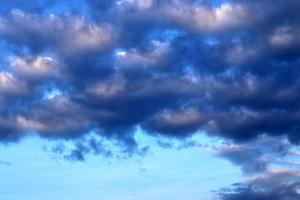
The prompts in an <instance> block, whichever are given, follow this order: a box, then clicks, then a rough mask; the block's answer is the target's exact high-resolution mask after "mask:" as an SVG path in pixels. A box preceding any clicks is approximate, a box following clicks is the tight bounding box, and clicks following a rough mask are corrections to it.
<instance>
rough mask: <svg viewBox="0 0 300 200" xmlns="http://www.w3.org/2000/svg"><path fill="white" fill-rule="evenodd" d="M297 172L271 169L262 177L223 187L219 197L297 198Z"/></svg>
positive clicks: (236, 199) (271, 199)
mask: <svg viewBox="0 0 300 200" xmlns="http://www.w3.org/2000/svg"><path fill="white" fill-rule="evenodd" d="M299 187H300V182H299V174H298V173H297V172H294V171H273V172H270V173H269V174H267V175H266V176H264V177H260V178H257V179H254V180H251V181H249V182H248V183H247V184H239V183H238V184H235V185H234V186H233V188H232V189H224V190H223V191H221V192H220V194H219V197H220V199H222V200H240V199H258V200H267V199H268V200H279V199H280V200H281V199H282V200H285V199H286V200H288V199H289V200H296V199H299V197H300V194H299Z"/></svg>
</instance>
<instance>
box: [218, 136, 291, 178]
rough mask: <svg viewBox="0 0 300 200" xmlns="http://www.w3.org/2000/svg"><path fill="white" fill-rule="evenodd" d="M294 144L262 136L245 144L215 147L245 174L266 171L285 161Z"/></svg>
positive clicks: (219, 154)
mask: <svg viewBox="0 0 300 200" xmlns="http://www.w3.org/2000/svg"><path fill="white" fill-rule="evenodd" d="M291 148H292V145H291V144H290V143H288V142H287V141H285V140H284V139H282V138H271V137H267V136H262V137H260V138H259V139H257V140H255V141H250V142H247V143H243V144H227V145H223V146H220V147H216V148H215V149H213V152H214V153H215V155H217V156H220V157H223V158H225V159H228V160H229V161H231V162H232V163H233V164H235V165H238V166H240V167H241V168H242V170H243V172H244V173H245V174H257V173H265V172H268V171H269V170H270V168H271V167H272V165H274V164H276V163H277V162H282V163H284V162H285V161H283V160H284V158H285V157H286V156H287V155H288V154H290V152H291Z"/></svg>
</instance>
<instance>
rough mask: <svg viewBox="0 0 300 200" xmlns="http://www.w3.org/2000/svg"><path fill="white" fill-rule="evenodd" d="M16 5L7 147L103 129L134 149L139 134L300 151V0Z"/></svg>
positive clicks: (8, 23)
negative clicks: (201, 136) (280, 139)
mask: <svg viewBox="0 0 300 200" xmlns="http://www.w3.org/2000/svg"><path fill="white" fill-rule="evenodd" d="M30 2H34V1H30ZM4 4H5V5H4V7H5V8H6V9H3V10H1V16H0V38H1V43H0V46H1V49H6V50H5V51H4V52H3V54H4V55H3V56H1V57H3V60H2V61H1V66H0V69H1V71H0V93H1V96H0V102H1V106H0V112H1V117H0V129H1V134H0V138H1V141H2V142H8V141H14V140H17V139H18V138H21V137H23V136H25V135H26V134H28V133H32V132H33V133H36V134H38V135H40V136H42V137H51V138H61V139H65V138H76V137H80V136H81V135H83V134H86V133H87V132H89V131H92V130H97V131H96V132H97V133H98V134H100V135H102V136H105V137H108V138H110V137H111V138H118V139H120V140H124V141H126V138H130V137H132V134H133V132H134V131H133V130H134V129H135V128H137V127H141V128H142V129H143V130H144V131H146V132H148V133H149V134H153V135H157V134H159V135H164V136H168V137H177V138H183V137H187V136H189V135H191V134H192V133H194V132H196V131H199V130H200V131H204V132H206V133H207V134H210V135H217V136H220V137H224V138H229V139H233V140H235V141H247V140H248V139H252V138H256V137H257V136H260V135H263V134H266V135H270V136H279V135H285V136H287V137H288V138H289V140H290V141H291V142H295V143H297V142H299V139H300V137H299V134H298V132H299V130H300V126H299V119H300V118H299V117H300V112H299V107H300V104H299V102H300V101H299V98H300V96H299V94H298V92H297V91H299V89H300V84H299V83H300V82H299V80H300V77H299V70H298V66H299V52H300V51H299V50H300V43H299V42H300V39H299V36H298V35H299V34H298V33H299V30H300V28H299V27H300V26H299V21H300V20H299V14H298V9H299V8H300V3H299V2H298V1H296V0H287V1H284V2H282V1H275V2H274V1H270V0H263V1H245V0H233V1H230V2H225V3H221V4H220V5H219V4H214V2H212V4H211V3H209V2H207V1H200V2H199V1H193V0H189V1H182V0H168V1H158V0H156V1H154V0H147V1H139V0H134V1H129V0H122V1H109V3H104V1H96V0H87V1H82V2H81V3H80V4H81V5H82V6H81V7H80V6H79V7H72V8H71V7H68V5H65V7H64V8H68V9H69V10H67V11H65V12H61V11H60V12H55V9H53V10H51V9H49V8H51V6H54V7H55V6H58V5H59V4H58V3H56V2H54V3H51V6H50V5H49V7H48V8H46V7H47V6H46V5H47V4H34V3H28V4H26V5H25V4H11V3H8V2H7V3H4ZM49 4H50V2H49ZM38 5H40V6H42V8H41V9H37V6H38ZM58 10H59V9H58ZM100 11H101V12H100ZM254 13H255V14H254ZM53 90H56V91H59V92H58V93H59V95H55V96H51V98H48V97H49V96H48V97H47V92H49V91H53Z"/></svg>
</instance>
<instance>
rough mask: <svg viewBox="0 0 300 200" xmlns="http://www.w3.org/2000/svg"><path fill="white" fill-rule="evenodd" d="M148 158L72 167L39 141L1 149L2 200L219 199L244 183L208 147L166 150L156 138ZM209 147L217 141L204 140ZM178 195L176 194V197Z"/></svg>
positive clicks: (151, 141)
mask: <svg viewBox="0 0 300 200" xmlns="http://www.w3.org/2000/svg"><path fill="white" fill-rule="evenodd" d="M137 134H139V136H138V137H139V138H140V139H139V140H140V141H142V142H144V143H148V144H151V147H152V149H151V152H149V153H148V154H147V155H146V156H134V157H132V158H128V159H112V158H106V157H101V156H88V158H87V160H86V161H85V162H70V161H66V160H63V159H61V158H60V157H59V156H58V155H55V154H54V153H51V152H50V153H49V152H47V151H42V147H43V146H45V145H46V146H51V142H50V143H49V142H47V141H45V140H42V139H40V138H37V137H30V138H26V139H24V140H22V142H20V144H18V146H14V145H8V146H1V159H2V160H3V161H4V160H5V162H6V163H7V164H4V163H3V164H2V165H0V168H1V172H0V176H1V181H0V185H1V187H0V188H1V189H0V194H1V195H0V199H1V200H2V199H3V200H6V199H23V198H24V199H33V200H35V199H41V198H43V199H49V200H50V199H53V198H55V199H59V200H63V199H78V200H80V199H82V200H83V199H91V200H93V199H99V198H100V199H108V200H117V199H128V200H129V199H145V200H147V199H149V200H150V199H153V198H155V199H162V200H163V199H176V200H177V199H182V198H184V197H186V198H188V199H191V200H194V199H195V200H197V199H199V198H200V199H208V200H209V199H213V197H214V194H213V193H212V190H215V189H218V188H221V187H224V186H226V185H230V184H231V183H233V182H235V181H239V180H241V179H242V174H241V171H240V170H239V168H238V167H237V166H233V165H232V164H230V163H229V162H228V161H227V160H225V159H220V158H217V157H215V156H214V155H213V154H212V153H211V152H209V151H208V150H207V149H206V148H204V147H190V148H184V149H180V150H179V149H177V148H170V149H162V148H161V147H159V146H158V145H155V141H154V139H153V138H151V137H149V136H145V135H144V134H143V133H141V132H139V133H137ZM197 139H198V140H199V141H201V143H202V144H203V145H208V146H210V145H212V142H213V139H210V138H207V137H206V136H204V135H200V136H198V138H197ZM174 191H176V193H174Z"/></svg>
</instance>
